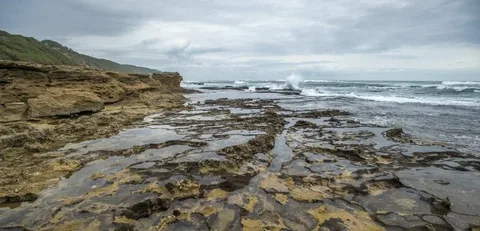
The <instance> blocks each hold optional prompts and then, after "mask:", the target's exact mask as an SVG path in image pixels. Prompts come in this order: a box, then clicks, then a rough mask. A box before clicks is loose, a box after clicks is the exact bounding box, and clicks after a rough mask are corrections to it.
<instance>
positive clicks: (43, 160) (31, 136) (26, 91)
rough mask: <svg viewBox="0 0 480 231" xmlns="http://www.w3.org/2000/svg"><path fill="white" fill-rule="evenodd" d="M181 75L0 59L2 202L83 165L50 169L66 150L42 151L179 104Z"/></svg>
mask: <svg viewBox="0 0 480 231" xmlns="http://www.w3.org/2000/svg"><path fill="white" fill-rule="evenodd" d="M181 80H182V77H181V76H180V74H179V73H167V72H165V73H157V74H154V75H140V74H124V73H117V72H106V71H101V70H97V69H91V68H84V67H77V66H53V65H41V64H31V63H24V62H7V61H0V175H2V176H3V177H1V178H0V200H1V198H2V197H4V196H5V195H16V196H12V197H10V199H8V200H7V201H10V202H14V201H17V200H20V201H23V200H25V199H24V198H32V197H27V196H26V195H28V193H31V192H37V191H39V190H42V189H43V188H45V187H46V186H48V185H51V184H53V183H55V180H54V179H58V177H60V176H64V175H68V174H69V173H70V172H73V171H75V170H77V169H78V168H80V167H81V165H80V164H76V165H73V164H68V165H64V164H55V166H61V167H58V168H51V167H50V165H51V164H52V159H55V158H57V157H59V156H62V155H65V153H61V154H58V153H57V154H55V153H53V154H52V155H50V154H48V155H43V154H42V153H46V152H48V151H53V150H55V149H57V148H60V147H62V146H64V145H65V144H67V143H75V142H79V141H84V140H90V139H96V138H99V137H108V136H111V135H114V134H117V133H118V132H119V131H120V130H121V129H123V128H125V127H127V126H130V125H132V124H133V123H135V122H137V121H141V119H142V118H144V117H145V116H146V115H149V114H154V113H158V112H159V111H161V110H165V109H169V110H170V109H171V110H174V108H178V107H182V106H183V99H184V98H183V96H182V95H181V92H182V88H180V82H181ZM27 188H28V190H27ZM22 198H23V199H22ZM4 199H5V198H4ZM33 199H34V198H33Z"/></svg>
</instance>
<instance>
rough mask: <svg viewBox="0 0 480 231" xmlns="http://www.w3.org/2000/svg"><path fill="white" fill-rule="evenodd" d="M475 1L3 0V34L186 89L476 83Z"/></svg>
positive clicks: (479, 6) (479, 2) (479, 19)
mask: <svg viewBox="0 0 480 231" xmlns="http://www.w3.org/2000/svg"><path fill="white" fill-rule="evenodd" d="M479 12H480V0H422V1H418V0H337V1H331V0H262V1H257V0H242V1H238V0H232V1H230V0H118V1H110V0H43V1H37V0H15V1H12V0H0V30H6V31H8V32H10V33H15V34H22V35H26V36H31V37H35V38H37V39H52V40H55V41H58V42H60V43H62V44H64V45H66V46H68V47H71V48H72V49H74V50H76V51H78V52H80V53H84V54H88V55H91V56H94V57H99V58H106V59H110V60H113V61H116V62H120V63H128V64H134V65H139V66H146V67H151V68H156V69H158V70H161V71H178V72H180V73H181V74H182V76H183V77H184V78H185V79H187V80H214V79H217V80H218V79H222V80H230V79H232V80H233V79H255V80H256V79H259V80H267V79H284V78H285V77H286V76H288V75H290V74H292V73H294V74H297V75H300V76H303V78H305V79H358V80H470V81H471V80H479V81H480V13H479Z"/></svg>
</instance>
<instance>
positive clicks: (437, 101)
mask: <svg viewBox="0 0 480 231" xmlns="http://www.w3.org/2000/svg"><path fill="white" fill-rule="evenodd" d="M301 94H302V95H304V96H312V97H347V98H356V99H362V100H369V101H377V102H393V103H399V104H407V103H415V104H429V105H454V106H480V101H478V100H474V99H451V98H450V99H448V98H439V97H428V96H427V97H420V96H414V97H406V96H392V95H390V96H386V95H362V94H357V93H354V92H351V93H348V94H342V93H333V92H328V91H324V90H321V91H319V90H318V89H312V88H307V89H303V90H302V93H301Z"/></svg>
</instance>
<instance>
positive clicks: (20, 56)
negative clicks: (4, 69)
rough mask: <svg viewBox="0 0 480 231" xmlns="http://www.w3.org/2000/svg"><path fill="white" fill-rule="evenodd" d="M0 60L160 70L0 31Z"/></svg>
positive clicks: (113, 68)
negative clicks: (93, 55)
mask: <svg viewBox="0 0 480 231" xmlns="http://www.w3.org/2000/svg"><path fill="white" fill-rule="evenodd" d="M0 59H3V60H12V61H24V62H32V63H42V64H55V65H74V66H88V67H93V68H98V69H104V70H108V71H118V72H126V73H138V74H150V73H154V72H159V71H158V70H154V69H149V68H145V67H137V66H133V65H125V64H119V63H116V62H113V61H110V60H106V59H97V58H94V57H91V56H88V55H84V54H80V53H78V52H76V51H74V50H72V49H70V48H68V47H66V46H63V45H62V44H60V43H58V42H55V41H51V40H43V41H38V40H36V39H35V38H29V37H24V36H21V35H12V34H9V33H8V32H5V31H1V30H0Z"/></svg>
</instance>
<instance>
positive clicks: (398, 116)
mask: <svg viewBox="0 0 480 231" xmlns="http://www.w3.org/2000/svg"><path fill="white" fill-rule="evenodd" d="M182 86H183V87H185V88H190V89H200V90H201V91H206V92H209V93H210V94H208V97H212V98H221V97H226V98H274V99H277V100H278V102H279V105H280V106H282V107H284V108H286V109H291V110H305V109H330V108H332V109H340V110H345V111H349V112H351V113H353V115H354V117H355V118H356V119H357V120H359V121H360V122H362V123H369V124H375V125H380V126H388V127H401V128H403V129H404V131H405V132H407V133H409V134H411V135H413V136H414V137H415V138H418V139H422V140H431V141H440V142H444V143H446V144H447V145H448V146H450V147H452V148H455V149H457V150H459V151H461V152H466V153H471V154H474V155H477V156H480V82H472V81H470V82H466V81H463V82H462V81H443V82H442V81H340V80H338V81H337V80H301V79H300V78H298V77H296V76H290V77H288V78H287V79H286V80H272V81H258V80H236V81H205V82H196V81H195V82H194V81H184V82H183V83H182ZM225 87H228V88H235V89H236V90H229V89H225ZM206 88H207V89H208V90H207V89H206ZM259 89H261V91H260V90H259ZM266 89H268V90H267V91H266ZM284 89H291V90H292V89H293V90H295V91H296V92H298V93H299V95H284V94H277V93H275V92H277V91H283V90H284ZM265 92H268V93H265Z"/></svg>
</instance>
